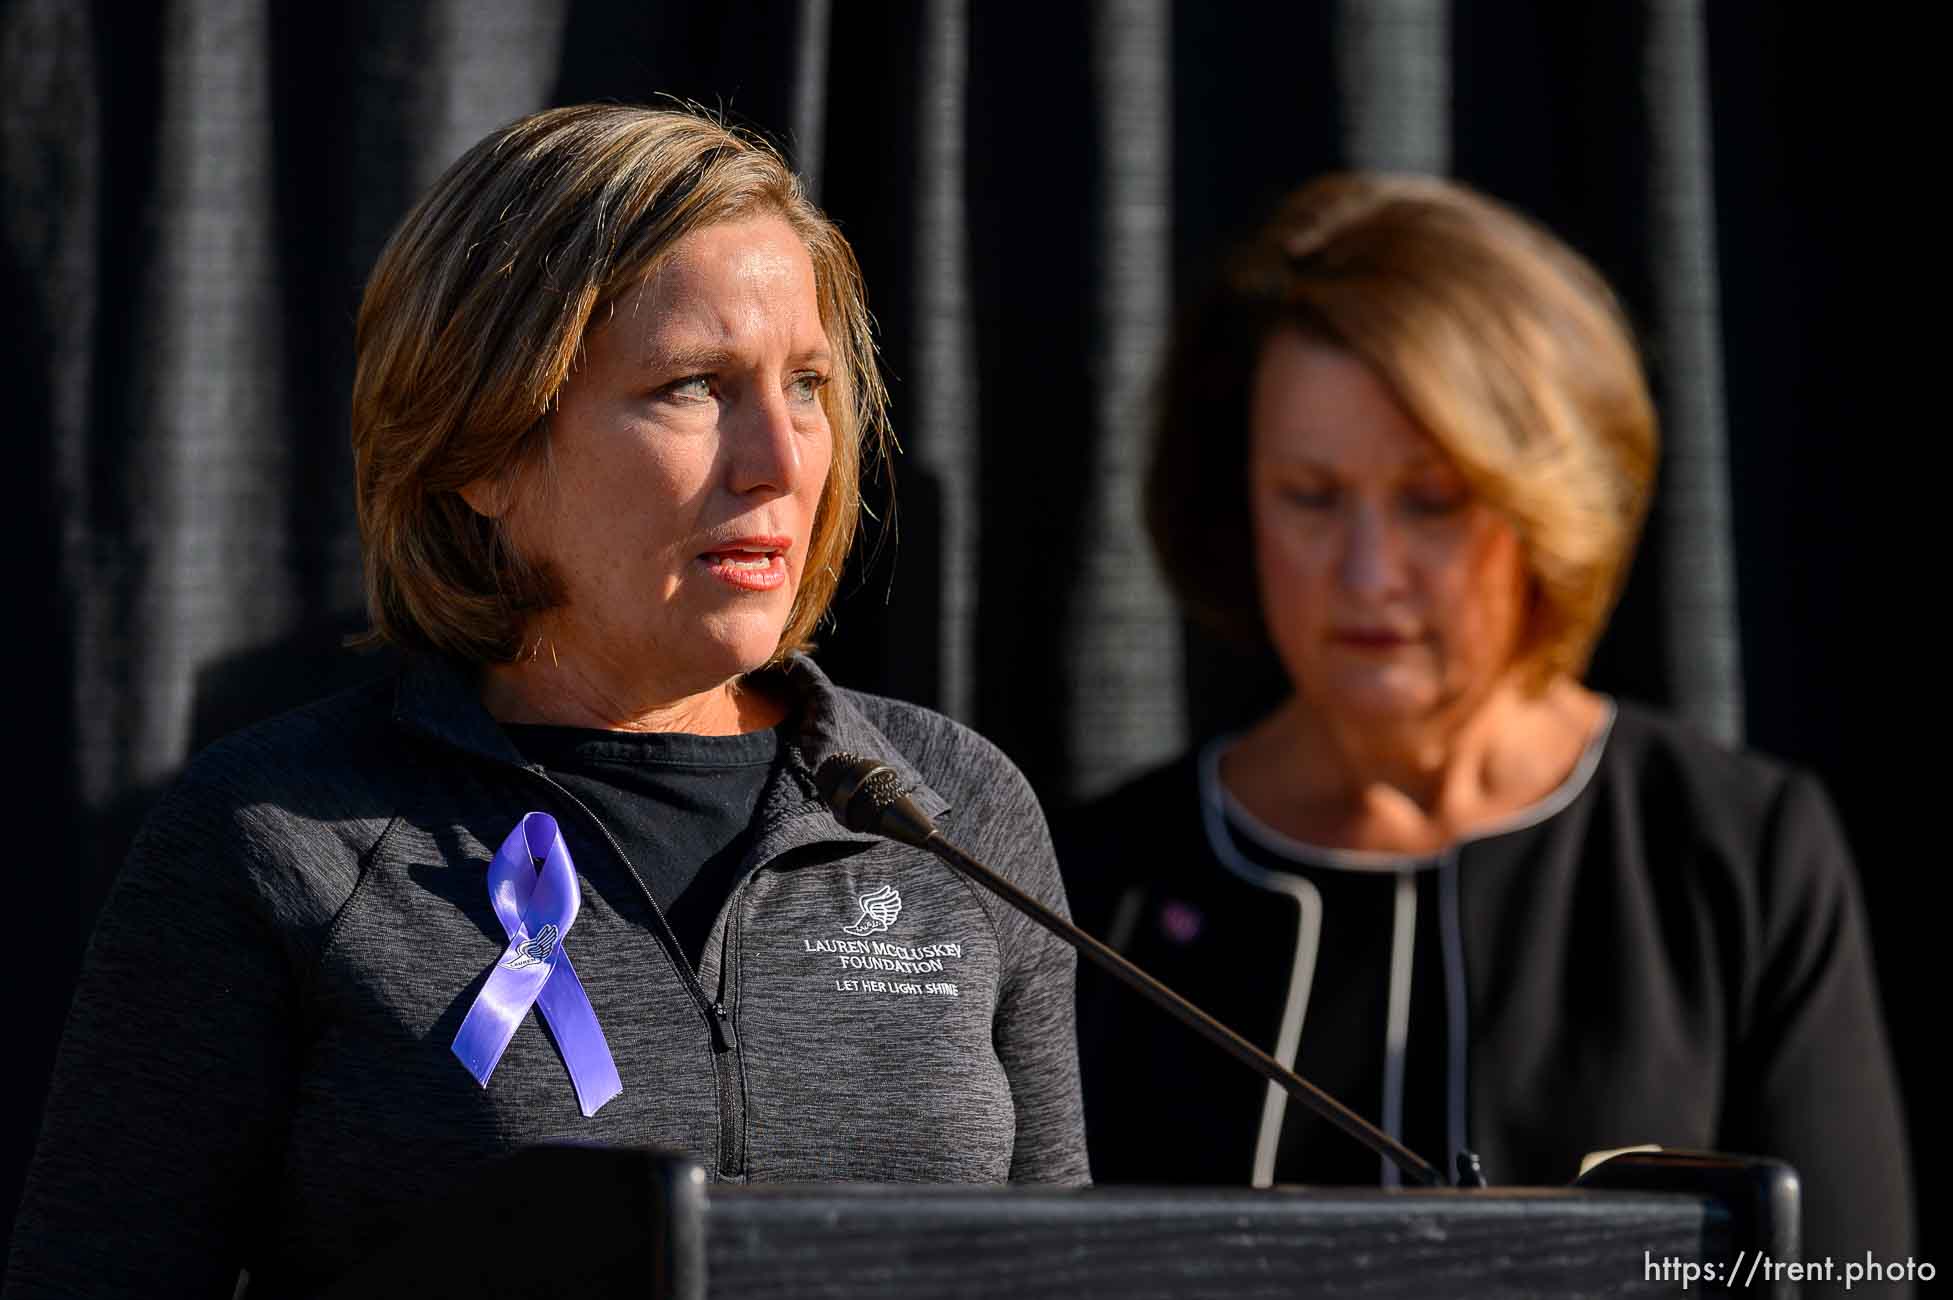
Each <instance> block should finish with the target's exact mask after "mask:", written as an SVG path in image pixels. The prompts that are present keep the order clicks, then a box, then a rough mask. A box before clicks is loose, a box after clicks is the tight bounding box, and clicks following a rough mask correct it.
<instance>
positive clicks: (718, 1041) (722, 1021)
mask: <svg viewBox="0 0 1953 1300" xmlns="http://www.w3.org/2000/svg"><path fill="white" fill-rule="evenodd" d="M708 1023H709V1024H710V1025H711V1026H712V1050H713V1051H715V1052H729V1051H731V1050H732V1022H731V1020H730V1019H729V1018H728V1017H727V1015H726V1009H725V1006H724V1005H723V1004H721V1003H718V1002H714V1003H713V1004H712V1019H711V1020H710V1021H709V1022H708Z"/></svg>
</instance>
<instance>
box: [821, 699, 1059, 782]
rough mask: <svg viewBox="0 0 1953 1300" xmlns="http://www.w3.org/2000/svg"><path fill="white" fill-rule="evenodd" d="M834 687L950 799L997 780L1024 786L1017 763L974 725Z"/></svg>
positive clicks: (919, 707) (923, 708) (920, 707)
mask: <svg viewBox="0 0 1953 1300" xmlns="http://www.w3.org/2000/svg"><path fill="white" fill-rule="evenodd" d="M836 689H837V690H838V691H839V693H840V694H841V696H842V697H843V698H845V699H846V700H847V701H848V703H849V704H851V705H852V706H853V707H854V708H856V709H858V710H859V711H860V713H861V715H862V716H863V717H864V718H866V719H867V720H868V721H869V723H871V724H872V725H873V726H874V728H875V729H876V730H877V731H879V732H881V733H882V735H884V736H886V737H888V740H889V743H890V744H892V745H893V746H895V748H896V749H898V750H899V751H901V754H902V756H903V757H904V758H906V759H908V761H909V762H910V763H912V764H914V765H915V768H916V771H918V772H920V773H921V774H922V777H923V779H924V780H925V781H927V782H928V783H929V785H930V786H931V787H932V788H933V789H935V791H936V792H937V793H938V794H941V795H942V796H943V797H944V798H945V799H948V800H949V801H950V803H951V804H956V803H959V802H961V800H959V798H958V795H959V794H962V793H966V792H968V791H971V790H981V789H983V788H985V787H986V786H994V785H995V784H996V783H997V782H999V781H1004V782H1007V783H1009V784H1011V785H1012V786H1017V785H1023V786H1024V787H1025V788H1026V789H1028V782H1027V781H1026V779H1025V776H1024V774H1023V772H1022V771H1020V770H1019V769H1018V766H1017V764H1016V763H1014V762H1012V761H1011V760H1010V757H1009V756H1008V755H1006V754H1005V753H1004V752H1003V750H1001V749H999V748H998V747H997V746H996V745H995V744H994V743H993V742H991V741H990V740H989V739H988V738H986V737H985V736H983V735H982V734H981V733H979V732H978V731H976V730H975V729H974V728H972V727H969V726H966V725H964V724H963V723H961V722H958V721H957V720H956V719H954V718H952V717H949V716H948V715H946V714H942V713H938V712H936V710H934V709H932V708H929V707H927V706H926V705H921V704H912V703H910V702H908V701H907V700H897V699H892V698H890V697H888V696H886V695H871V694H869V693H868V692H866V691H856V690H850V689H847V688H845V687H840V688H836Z"/></svg>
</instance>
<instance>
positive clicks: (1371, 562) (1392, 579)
mask: <svg viewBox="0 0 1953 1300" xmlns="http://www.w3.org/2000/svg"><path fill="white" fill-rule="evenodd" d="M1336 576H1337V579H1338V581H1340V582H1341V584H1342V585H1343V587H1344V588H1345V589H1346V590H1348V591H1350V592H1352V593H1354V594H1356V595H1361V596H1368V597H1371V598H1381V597H1386V596H1392V595H1395V594H1397V592H1398V590H1399V589H1400V588H1401V587H1402V586H1403V582H1404V547H1403V539H1402V538H1401V537H1400V536H1399V535H1398V528H1397V525H1396V523H1395V522H1394V521H1393V520H1392V519H1391V518H1390V513H1389V511H1388V510H1386V509H1383V508H1381V507H1379V506H1377V505H1375V504H1372V503H1369V502H1362V501H1359V502H1357V503H1355V504H1354V505H1353V506H1352V507H1351V508H1350V510H1349V512H1348V514H1347V515H1346V516H1345V517H1344V522H1343V553H1342V555H1341V556H1340V557H1339V562H1338V565H1337V574H1336Z"/></svg>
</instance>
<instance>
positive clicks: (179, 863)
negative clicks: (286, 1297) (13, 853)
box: [6, 779, 299, 1298]
mask: <svg viewBox="0 0 1953 1300" xmlns="http://www.w3.org/2000/svg"><path fill="white" fill-rule="evenodd" d="M274 838H275V836H272V835H271V834H270V833H269V829H268V827H267V826H266V825H264V824H263V823H262V822H261V821H260V819H259V818H258V817H257V816H256V815H255V814H254V811H253V810H252V809H251V808H249V807H247V806H244V805H243V804H241V803H240V802H239V801H237V800H235V799H232V798H226V797H224V796H223V795H222V794H221V793H218V792H215V791H213V790H211V789H209V788H207V787H205V788H201V789H200V788H198V787H197V785H196V783H194V782H192V781H189V780H187V779H186V781H185V782H183V783H180V784H179V785H178V786H177V788H176V789H175V790H174V791H173V792H172V793H171V794H170V795H169V796H168V797H166V799H165V800H164V802H163V804H162V805H161V806H160V807H159V808H158V809H157V810H156V812H155V813H154V814H152V816H151V817H150V819H149V821H148V822H147V824H146V825H145V828H144V830H143V832H142V833H141V834H140V835H139V836H138V838H137V841H136V844H135V847H134V848H133V850H132V851H131V854H130V857H129V860H128V862H127V864H126V865H125V867H124V869H123V872H122V875H121V877H120V878H119V880H118V882H117V884H116V887H115V889H114V890H113V891H112V894H111V896H110V899H109V902H108V904H107V906H106V907H105V909H104V911H103V914H102V916H101V918H100V920H99V921H98V923H97V925H96V928H95V933H94V936H93V938H92V940H91V942H90V944H89V949H88V953H87V956H86V958H85V960H84V965H83V970H82V973H81V977H80V980H79V983H78V985H77V990H76V993H75V998H74V1002H73V1005H72V1006H71V1008H70V1011H69V1016H68V1023H67V1027H66V1030H65V1032H64V1034H63V1037H62V1041H61V1047H60V1051H59V1054H58V1056H57V1059H56V1063H55V1068H54V1074H53V1078H52V1081H51V1083H50V1087H49V1093H48V1099H47V1105H46V1109H45V1111H44V1114H43V1118H42V1128H41V1134H40V1141H39V1145H38V1147H37V1149H36V1152H35V1155H34V1159H33V1163H32V1165H31V1167H30V1170H29V1174H28V1179H27V1183H26V1186H25V1189H24V1191H23V1195H22V1200H21V1205H20V1209H19V1213H18V1215H17V1217H16V1219H15V1226H14V1235H13V1244H12V1249H11V1253H10V1257H9V1261H8V1270H7V1286H6V1295H7V1296H8V1297H10V1298H11V1297H27V1296H56V1295H59V1296H69V1295H75V1296H81V1295H86V1296H93V1297H112V1296H135V1295H144V1296H150V1295H184V1296H213V1297H227V1296H229V1295H231V1294H232V1292H233V1290H234V1289H235V1285H236V1282H237V1275H238V1271H239V1269H240V1268H241V1267H244V1266H246V1265H247V1264H248V1253H249V1244H250V1243H251V1241H252V1240H253V1239H254V1235H255V1228H256V1224H255V1221H254V1215H255V1214H256V1213H257V1211H258V1210H259V1209H260V1208H262V1207H266V1206H268V1204H269V1203H270V1202H271V1200H272V1199H273V1197H272V1191H273V1181H274V1178H275V1175H276V1169H277V1161H278V1152H279V1149H280V1144H281V1141H282V1136H283V1128H284V1125H285V1118H286V1115H287V1113H288V1109H289V1097H290V1094H291V1089H292V1085H293V1078H294V1071H295V1066H294V1061H295V1040H296V1035H297V1033H298V1028H297V1025H298V1019H299V1017H298V1015H297V1014H296V1010H297V983H298V981H297V978H296V977H295V973H294V972H295V970H296V969H297V967H296V965H295V962H294V947H295V945H294V941H293V936H292V933H291V930H290V929H289V927H288V926H287V925H286V924H284V923H283V922H282V921H281V920H280V919H279V917H278V915H277V914H278V912H279V911H280V910H281V905H283V906H284V907H286V908H289V907H291V906H296V905H297V900H296V899H295V898H294V897H293V896H292V895H290V894H289V893H284V894H283V897H282V898H281V896H280V895H281V892H282V887H281V885H280V883H279V882H278V881H276V880H271V881H269V882H268V881H267V878H266V875H265V873H263V872H259V871H257V870H254V869H253V865H252V864H253V860H254V858H255V857H256V856H257V855H258V854H261V853H263V852H264V851H265V850H266V849H267V848H269V847H273V846H272V845H270V844H268V840H270V839H274ZM287 879H289V875H288V876H287Z"/></svg>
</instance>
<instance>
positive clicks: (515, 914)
mask: <svg viewBox="0 0 1953 1300" xmlns="http://www.w3.org/2000/svg"><path fill="white" fill-rule="evenodd" d="M488 899H489V902H490V903H491V904H493V906H494V908H495V916H496V919H498V920H499V921H501V923H502V929H503V930H504V931H506V932H507V933H508V936H509V943H508V947H506V948H504V949H503V950H502V956H501V959H500V960H499V961H497V962H496V963H495V969H494V970H492V971H490V972H489V973H488V983H486V984H484V985H483V986H482V990H481V992H480V993H479V994H477V995H476V997H475V1004H474V1005H473V1006H471V1007H469V1008H468V1014H467V1016H465V1017H464V1018H463V1019H462V1021H461V1029H460V1031H459V1032H458V1033H456V1034H455V1036H454V1054H455V1055H456V1056H458V1057H460V1058H461V1064H462V1065H463V1066H465V1067H467V1070H468V1073H469V1074H471V1075H473V1076H474V1078H475V1082H476V1083H479V1084H480V1085H481V1086H482V1087H484V1088H486V1087H487V1086H488V1076H489V1075H491V1074H493V1073H495V1066H496V1065H497V1064H498V1063H499V1062H500V1061H501V1059H502V1053H503V1052H504V1051H506V1050H508V1045H509V1040H510V1039H512V1038H514V1037H515V1031H516V1027H517V1026H518V1025H520V1024H521V1023H522V1019H523V1017H524V1016H526V1015H528V1014H529V1007H530V1005H531V1004H532V1003H533V1004H534V1005H535V1007H536V1009H537V1010H538V1011H540V1012H542V1018H543V1019H544V1020H545V1021H547V1022H548V1023H549V1032H550V1033H551V1034H553V1035H555V1038H556V1046H557V1049H558V1050H560V1051H561V1052H562V1053H563V1064H564V1065H565V1066H566V1067H567V1068H568V1069H569V1072H570V1083H571V1085H572V1086H573V1087H575V1089H576V1101H577V1105H578V1106H580V1107H581V1108H582V1110H583V1114H584V1117H585V1118H588V1117H589V1116H591V1115H595V1114H596V1113H597V1111H598V1110H600V1109H602V1107H603V1104H604V1103H605V1102H607V1101H609V1100H610V1099H611V1098H612V1097H615V1096H616V1095H617V1094H618V1093H620V1092H622V1091H624V1085H623V1083H622V1082H621V1081H620V1080H619V1079H618V1077H617V1064H616V1062H614V1061H612V1060H611V1059H610V1044H609V1043H607V1042H605V1041H604V1031H603V1028H602V1027H601V1026H600V1025H598V1024H597V1013H596V1012H595V1011H594V1010H592V1009H591V1006H590V997H589V995H588V994H586V993H585V992H584V991H583V983H582V981H580V980H578V979H577V977H576V968H575V967H574V966H572V965H570V954H569V953H568V952H566V951H565V950H564V948H563V941H564V940H566V939H567V938H569V935H570V927H571V926H573V925H575V924H576V912H577V907H578V904H579V900H580V895H579V892H578V890H577V884H576V868H575V867H574V866H573V865H571V863H570V850H569V846H568V845H566V844H564V843H563V836H562V834H561V832H559V831H558V830H557V828H556V819H555V818H553V817H551V816H550V815H549V814H547V813H539V812H532V813H529V814H528V815H527V816H525V817H524V818H523V819H522V821H521V823H520V824H519V825H517V826H516V828H515V829H514V830H512V831H510V832H509V837H508V838H507V839H505V840H503V841H502V847H501V848H500V849H499V850H497V851H496V854H495V860H494V861H493V862H490V863H489V864H488Z"/></svg>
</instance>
